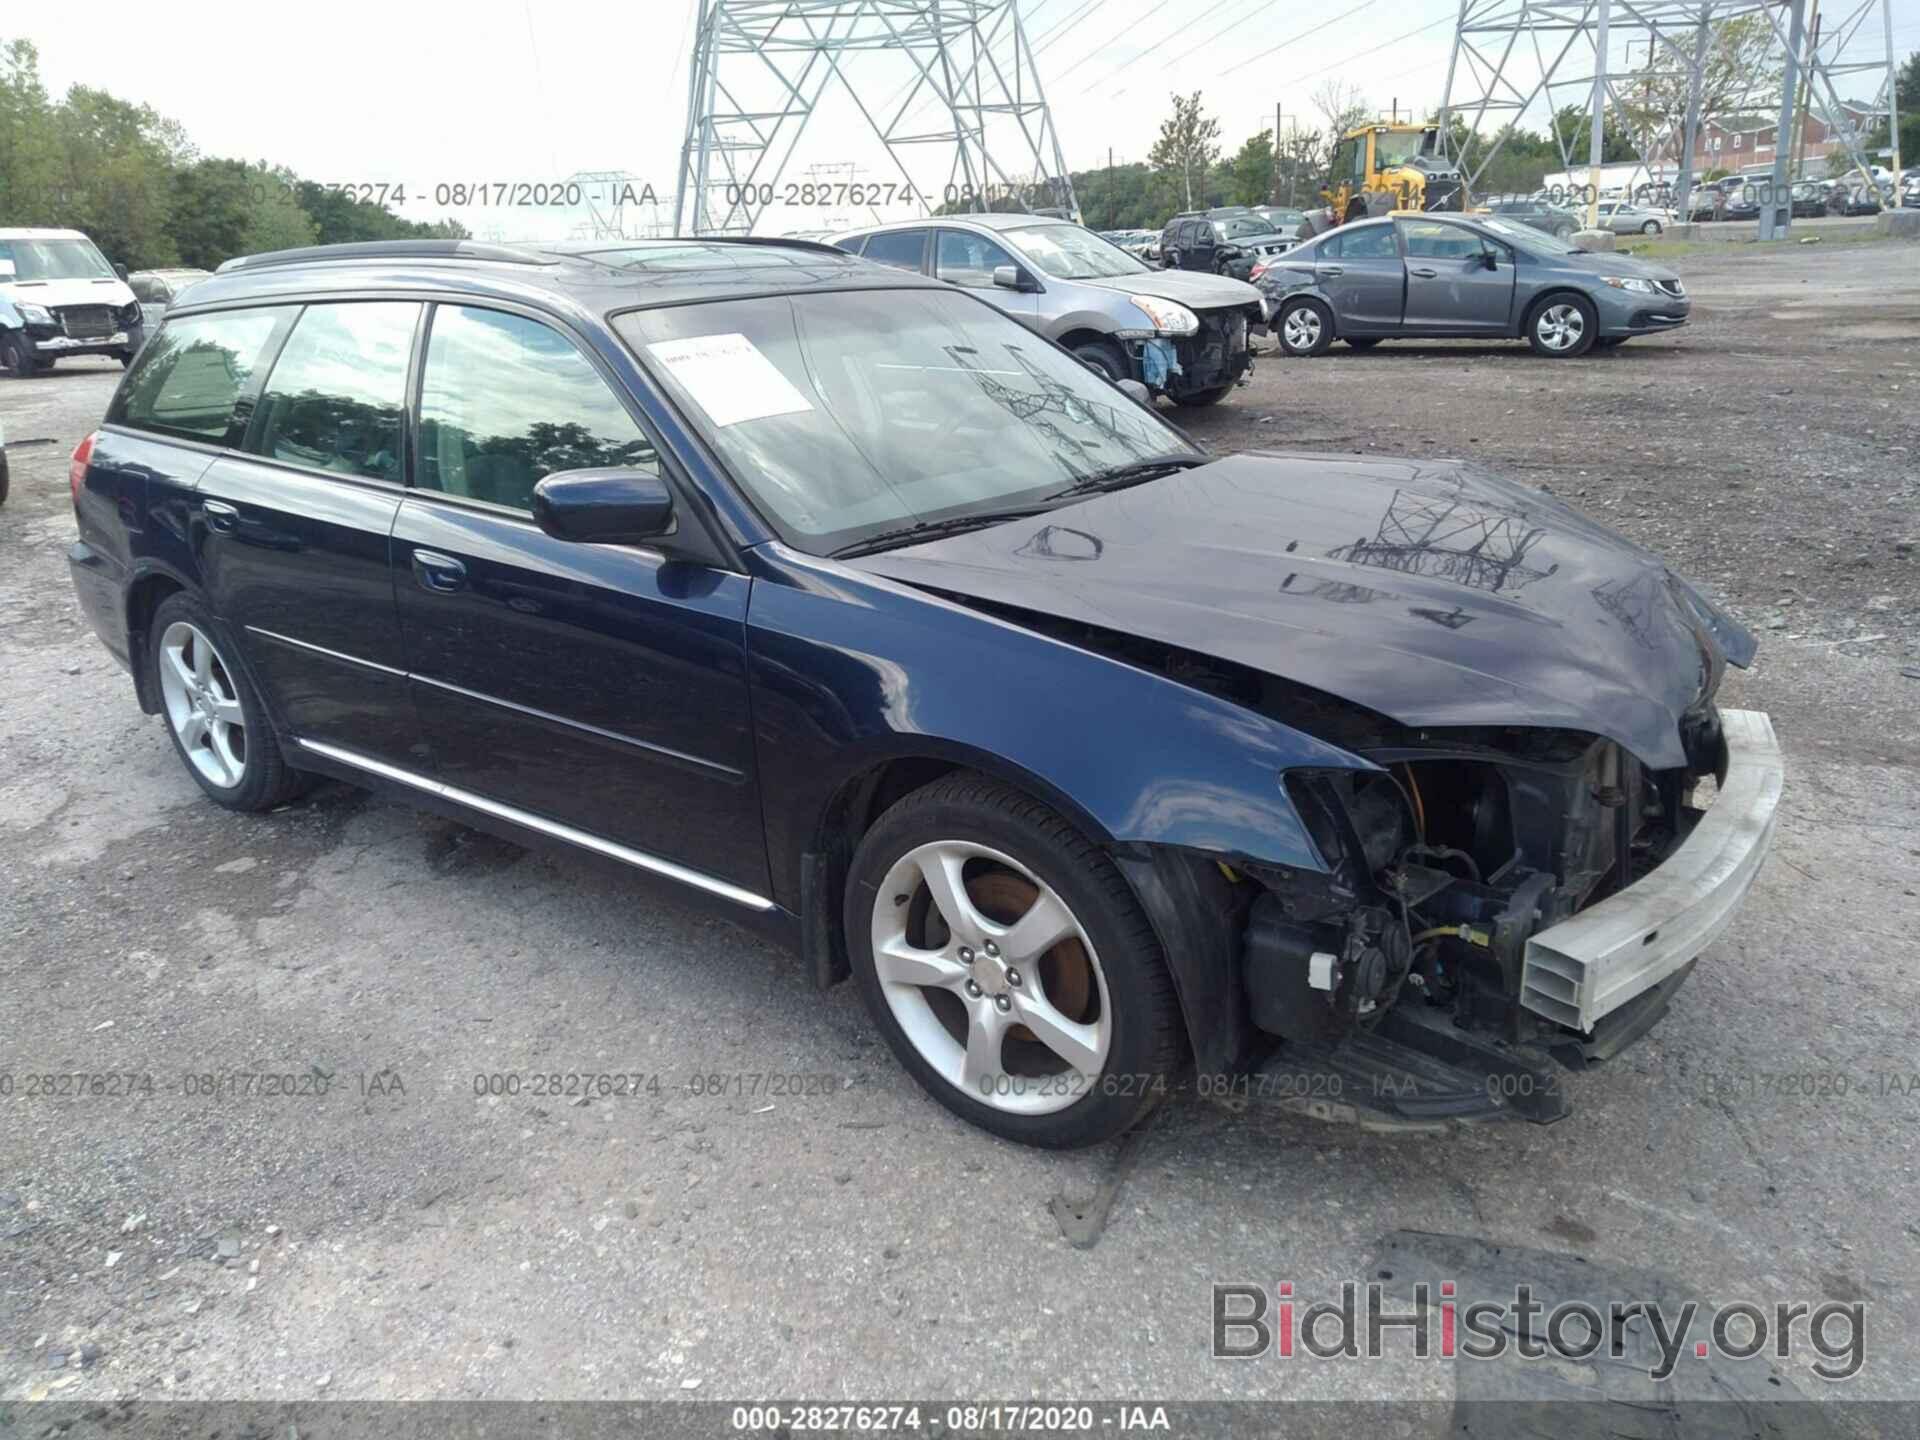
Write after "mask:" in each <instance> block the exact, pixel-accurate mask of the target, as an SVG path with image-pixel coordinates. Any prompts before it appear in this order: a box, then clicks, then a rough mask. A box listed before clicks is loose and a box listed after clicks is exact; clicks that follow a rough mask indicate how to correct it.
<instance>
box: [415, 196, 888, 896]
mask: <svg viewBox="0 0 1920 1440" xmlns="http://www.w3.org/2000/svg"><path fill="white" fill-rule="evenodd" d="M922 233H924V232H922ZM874 238H875V239H876V240H877V239H879V238H881V237H879V236H876V237H874ZM419 387H420V388H419V396H418V401H417V405H418V409H417V429H418V437H419V438H418V450H417V455H418V459H417V463H416V465H415V469H414V484H413V489H412V490H411V491H410V492H409V494H408V496H407V498H406V501H405V503H404V504H403V505H402V506H401V507H400V515H399V521H398V524H397V527H396V529H395V531H394V554H393V575H394V582H395V585H396V587H397V589H398V592H399V609H400V623H401V629H402V631H403V634H404V636H405V643H406V652H407V668H408V670H410V671H411V678H412V684H413V690H414V695H415V699H416V701H417V703H418V706H419V709H420V713H421V718H422V721H423V724H424V726H425V729H426V733H427V735H428V737H429V739H430V741H431V744H432V747H433V753H434V756H435V759H436V761H437V766H438V775H439V778H440V779H441V781H442V782H444V783H446V784H448V785H452V786H455V787H457V788H458V789H460V790H462V791H466V792H469V793H470V794H472V795H477V796H479V797H484V799H485V800H486V801H488V802H491V803H494V804H502V805H505V806H508V807H511V808H512V809H513V810H515V811H518V812H521V814H520V815H519V816H514V815H509V816H507V817H506V818H509V819H518V820H519V821H520V823H527V821H526V818H525V817H528V816H531V817H533V818H534V821H535V822H536V823H535V828H540V825H541V824H545V825H546V826H548V828H551V826H552V825H553V824H554V823H558V824H559V825H561V826H565V827H569V828H571V829H573V830H576V831H582V832H585V833H586V834H587V835H588V836H590V837H593V838H594V839H597V840H599V841H604V842H612V843H613V844H615V845H619V846H622V847H626V848H627V849H628V850H638V851H640V852H643V853H644V854H645V855H646V856H650V857H657V858H660V859H665V860H668V861H671V862H675V863H677V864H679V865H681V866H684V867H688V868H691V869H692V870H694V871H697V872H699V874H700V875H701V876H705V877H712V878H714V879H718V880H720V881H724V882H728V883H730V884H732V885H736V886H743V887H746V888H748V889H749V890H751V891H753V892H755V893H762V894H763V893H765V887H766V883H767V876H766V841H765V836H764V833H763V831H762V829H761V824H760V811H759V798H758V793H757V791H756V789H755V787H754V783H753V777H752V766H753V757H752V730H751V726H750V724H749V720H748V713H747V688H746V668H745V667H746V648H745V647H746V610H747V593H748V588H749V582H748V580H747V578H746V577H745V576H744V575H740V574H735V573H733V572H731V571H729V570H724V569H720V568H716V567H713V566H708V565H704V564H699V563H695V562H692V561H689V560H682V559H675V560H669V559H667V558H665V557H664V556H662V555H661V554H659V553H657V552H656V551H652V550H647V549H642V548H638V547H635V546H626V545H584V544H575V543H570V542H567V541H563V540H556V539H553V538H552V537H551V536H549V535H547V534H546V533H545V532H543V531H542V530H541V529H540V528H539V527H538V526H537V525H536V524H535V523H534V521H533V517H532V499H533V487H534V485H535V483H536V482H538V481H539V480H541V479H543V478H544V477H545V476H547V475H549V474H552V473H554V472H555V471H560V470H579V469H588V468H594V467H603V466H619V467H624V468H629V469H645V470H651V471H654V472H656V473H667V474H668V478H669V480H670V481H672V482H675V483H677V478H678V477H676V476H674V475H673V474H672V473H671V472H670V471H668V470H667V469H666V468H665V466H664V462H663V460H662V457H661V456H660V454H659V452H658V450H657V447H656V446H655V444H654V442H653V439H652V437H651V436H650V435H649V434H648V433H647V432H646V431H645V429H643V427H642V426H641V425H640V423H639V422H638V420H637V419H636V418H635V415H634V414H633V412H632V411H631V410H630V408H629V407H628V406H626V405H625V404H624V403H623V402H622V400H621V398H620V395H619V392H618V390H617V388H616V386H615V385H614V383H613V382H612V380H611V379H610V378H609V377H608V375H607V374H606V373H605V372H604V371H603V369H602V367H601V366H600V365H599V364H598V363H597V362H596V361H595V359H594V358H593V357H592V356H591V354H590V353H589V352H588V351H586V350H585V349H584V348H583V347H582V346H581V345H579V344H578V343H576V341H575V340H574V339H573V338H572V337H570V336H569V335H567V334H565V333H563V332H562V331H561V330H560V329H559V328H557V327H556V326H555V325H554V324H552V323H551V322H550V321H549V320H548V319H546V318H542V317H538V316H535V315H533V314H531V313H523V312H517V311H509V310H506V309H497V308H490V307H485V306H467V305H449V304H441V305H438V306H436V307H435V309H434V312H433V315H432V319H431V322H430V329H429V333H428V338H427V342H426V348H425V356H424V361H423V364H422V367H421V376H420V381H419ZM681 521H682V523H683V524H697V523H698V522H697V520H695V519H694V518H693V517H692V516H691V515H690V514H683V515H682V517H681ZM570 838H571V837H570ZM622 858H628V859H629V861H630V863H632V862H631V857H622ZM683 878H684V877H683Z"/></svg>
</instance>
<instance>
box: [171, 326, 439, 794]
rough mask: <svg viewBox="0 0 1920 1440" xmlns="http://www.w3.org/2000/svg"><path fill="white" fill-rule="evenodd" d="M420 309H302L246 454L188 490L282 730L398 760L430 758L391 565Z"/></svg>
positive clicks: (248, 432)
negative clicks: (403, 646) (410, 688)
mask: <svg viewBox="0 0 1920 1440" xmlns="http://www.w3.org/2000/svg"><path fill="white" fill-rule="evenodd" d="M420 312H421V307H420V306H419V305H418V304H416V303H414V302H412V301H400V302H396V301H342V302H339V303H333V304H325V305H309V306H307V307H306V308H305V309H304V310H302V311H301V312H300V314H299V318H298V320H297V321H295V322H294V323H293V327H292V332H291V333H290V334H288V335H287V336H286V340H285V343H284V344H282V345H281V346H280V350H279V355H278V358H276V359H274V360H273V361H272V370H271V372H270V373H269V374H268V376H267V378H266V382H265V385H264V387H263V388H262V389H261V392H260V396H259V399H258V400H257V401H256V402H255V403H254V408H253V413H252V416H251V419H250V422H249V423H247V425H246V427H245V437H244V440H243V441H242V446H241V448H242V452H243V453H240V454H227V455H223V456H221V457H220V458H219V459H217V460H215V461H214V462H213V464H212V465H211V466H209V467H208V469H207V471H206V473H205V474H204V475H203V476H202V477H201V479H200V483H199V486H198V488H197V490H196V492H195V495H194V509H195V511H196V514H195V516H194V525H195V529H196V532H197V533H198V534H199V535H200V536H201V538H200V540H199V545H200V568H201V573H202V576H203V579H204V581H205V584H206V587H207V594H208V597H209V599H210V600H211V602H212V604H213V608H214V611H215V613H216V614H218V615H219V616H220V617H221V618H222V619H223V620H225V621H226V622H227V624H228V625H229V626H230V627H231V628H232V629H233V631H234V632H235V635H236V638H237V640H238V643H239V645H240V647H241V650H242V652H243V653H244V654H245V656H246V658H247V661H248V663H249V665H250V666H251V667H252V669H253V671H254V673H255V675H256V676H257V678H258V679H259V681H260V683H261V687H262V689H263V690H264V691H265V692H266V695H267V697H268V699H269V702H270V703H271V704H273V705H274V706H275V707H276V708H277V710H278V711H279V714H280V718H281V721H282V723H283V724H284V725H285V726H286V728H287V729H288V730H290V731H291V732H292V733H293V735H294V736H295V738H296V739H297V740H314V741H320V742H323V743H330V744H332V745H335V746H338V747H342V748H345V749H348V750H351V751H353V752H354V753H356V754H365V755H371V756H374V757H376V758H378V759H381V760H385V761H387V762H389V763H392V764H397V765H417V764H422V763H425V762H424V753H425V752H424V749H423V748H422V746H421V737H420V733H419V725H418V723H417V720H416V717H415V715H414V713H413V707H412V704H411V702H410V701H409V699H408V697H407V690H406V676H405V663H406V662H405V658H404V657H403V656H402V654H401V651H400V627H399V621H398V618H397V616H396V615H395V612H394V603H393V580H392V575H391V571H390V568H389V561H388V554H387V549H388V543H389V541H388V537H389V534H390V533H391V531H392V529H393V521H394V516H395V514H396V513H397V512H398V511H399V509H400V497H401V493H402V485H401V482H402V456H403V455H404V453H405V439H404V436H405V423H404V422H405V415H406V394H407V362H408V357H409V355H410V354H411V352H412V348H413V339H414V331H415V328H416V326H417V325H418V323H419V319H420ZM283 313H290V312H283ZM171 329H172V327H171V326H170V327H169V331H171Z"/></svg>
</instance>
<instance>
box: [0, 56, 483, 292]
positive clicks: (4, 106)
mask: <svg viewBox="0 0 1920 1440" xmlns="http://www.w3.org/2000/svg"><path fill="white" fill-rule="evenodd" d="M0 225H10V226H12V225H19V226H29V225H31V226H49V227H58V228H61V229H70V230H81V231H85V232H86V234H87V235H88V236H89V237H91V238H92V240H93V242H94V244H96V245H98V246H99V247H100V249H101V251H102V252H103V253H104V254H105V255H106V256H107V258H108V259H109V260H112V261H114V262H116V263H118V264H121V265H125V266H126V267H127V268H128V269H129V270H153V269H163V268H165V267H168V266H174V265H185V266H194V267H196V268H199V269H203V270H211V269H213V268H215V267H216V266H218V265H219V264H220V262H221V261H223V260H227V259H231V258H232V257H233V256H235V255H250V254H256V253H258V252H260V251H262V250H283V249H287V248H289V247H291V246H295V245H331V244H335V243H338V242H341V241H350V240H404V239H413V238H425V237H447V238H457V239H464V238H466V236H467V231H466V229H465V227H464V226H462V225H460V224H459V223H457V222H455V221H452V220H444V221H439V222H436V223H433V224H423V223H420V222H418V221H411V220H403V219H401V218H400V217H399V216H398V215H395V214H394V213H393V212H392V211H390V210H388V209H387V208H386V207H384V206H382V205H378V204H375V203H373V202H371V201H368V200H364V199H358V198H355V197H353V196H351V195H348V194H346V193H344V192H343V191H341V190H339V189H337V188H334V187H330V186H327V185H321V184H318V183H316V182H314V181H311V180H303V179H301V178H300V177H299V176H298V175H296V174H294V173H293V171H291V170H289V169H287V168H286V167H285V166H281V165H274V164H270V163H269V162H267V161H264V160H235V159H225V158H219V157H213V156H204V155H202V154H200V152H199V150H198V149H197V148H196V147H195V146H194V144H193V142H192V140H191V139H190V138H189V137H188V135H187V133H186V131H185V130H184V129H183V128H182V127H181V126H180V125H179V123H178V122H176V121H174V120H170V119H168V118H166V117H165V116H162V115H160V114H159V113H158V112H156V111H155V110H154V109H153V107H151V106H149V105H135V104H131V103H130V102H128V101H125V100H122V99H119V98H118V97H116V96H114V95H111V94H109V93H108V92H107V91H105V90H97V89H94V88H92V87H90V86H86V85H75V86H73V87H71V88H70V89H69V90H68V91H67V93H66V95H65V96H63V97H62V98H60V99H58V100H55V99H52V98H50V97H49V96H48V94H47V88H46V85H45V82H43V81H42V79H41V78H40V57H39V53H38V51H37V50H35V48H34V46H33V44H32V43H31V42H30V41H27V40H11V41H8V42H6V43H4V44H0Z"/></svg>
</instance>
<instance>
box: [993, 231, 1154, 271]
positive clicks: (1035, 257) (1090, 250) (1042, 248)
mask: <svg viewBox="0 0 1920 1440" xmlns="http://www.w3.org/2000/svg"><path fill="white" fill-rule="evenodd" d="M1000 238H1001V239H1003V240H1005V241H1006V242H1007V243H1008V244H1010V245H1012V246H1013V248H1014V249H1016V250H1018V251H1019V252H1020V253H1021V254H1023V255H1025V256H1026V257H1027V258H1028V259H1029V260H1031V261H1032V262H1033V263H1034V264H1036V265H1038V266H1039V267H1040V268H1041V269H1042V270H1044V271H1045V272H1046V273H1047V274H1049V275H1051V276H1053V278H1054V279H1056V280H1110V279H1112V278H1113V277H1114V276H1116V275H1139V274H1142V273H1143V272H1145V270H1146V268H1147V267H1146V266H1144V265H1142V264H1141V263H1140V262H1139V261H1138V260H1136V259H1134V258H1133V256H1131V255H1129V254H1127V252H1126V251H1124V250H1122V249H1121V248H1120V247H1119V246H1118V245H1114V244H1111V243H1109V242H1108V241H1105V240H1102V239H1101V238H1100V237H1099V236H1098V235H1096V234H1094V233H1093V231H1091V230H1089V229H1087V228H1086V227H1085V226H1082V225H1024V226H1021V227H1020V228H1019V229H1017V230H1006V231H1002V232H1001V235H1000Z"/></svg>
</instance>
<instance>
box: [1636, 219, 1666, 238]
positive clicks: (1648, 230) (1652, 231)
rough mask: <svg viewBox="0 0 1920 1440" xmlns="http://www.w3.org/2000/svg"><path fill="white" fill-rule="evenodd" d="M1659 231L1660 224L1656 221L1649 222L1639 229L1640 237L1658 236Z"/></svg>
mask: <svg viewBox="0 0 1920 1440" xmlns="http://www.w3.org/2000/svg"><path fill="white" fill-rule="evenodd" d="M1660 229H1661V227H1660V222H1659V221H1658V220H1649V221H1647V223H1646V224H1644V225H1642V226H1641V227H1640V233H1641V234H1642V235H1658V234H1659V233H1660Z"/></svg>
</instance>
